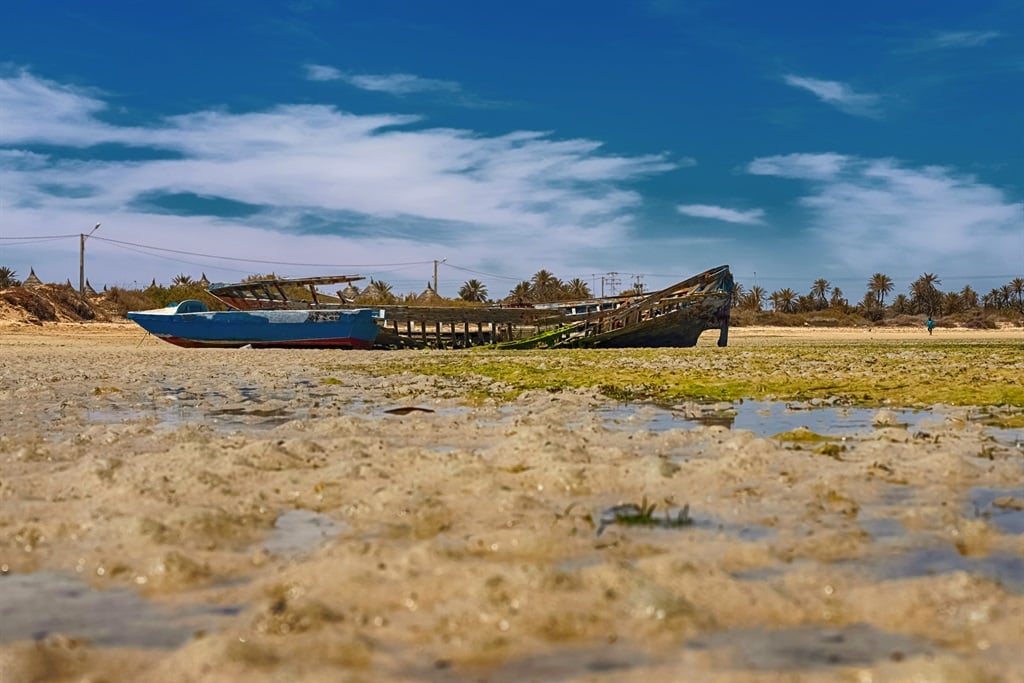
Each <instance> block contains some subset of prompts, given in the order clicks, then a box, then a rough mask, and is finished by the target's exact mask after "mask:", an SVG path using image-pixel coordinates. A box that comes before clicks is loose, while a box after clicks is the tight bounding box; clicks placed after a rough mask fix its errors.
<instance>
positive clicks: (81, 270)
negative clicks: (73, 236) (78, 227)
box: [78, 223, 100, 296]
mask: <svg viewBox="0 0 1024 683" xmlns="http://www.w3.org/2000/svg"><path fill="white" fill-rule="evenodd" d="M99 227H100V224H99V223H97V224H96V226H95V227H94V228H93V229H92V230H90V231H89V234H88V235H86V234H85V233H84V232H82V233H79V234H78V238H79V241H78V293H79V294H81V295H82V296H85V240H87V239H88V238H89V237H92V234H93V233H94V232H96V231H97V230H98V229H99Z"/></svg>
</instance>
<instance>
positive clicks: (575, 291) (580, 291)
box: [562, 277, 594, 299]
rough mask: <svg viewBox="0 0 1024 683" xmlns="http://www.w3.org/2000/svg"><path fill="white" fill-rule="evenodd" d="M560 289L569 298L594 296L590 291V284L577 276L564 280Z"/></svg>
mask: <svg viewBox="0 0 1024 683" xmlns="http://www.w3.org/2000/svg"><path fill="white" fill-rule="evenodd" d="M562 291H563V293H564V294H565V296H566V297H568V298H569V299H590V298H592V297H593V296H594V295H593V293H591V291H590V285H588V284H587V283H586V282H585V281H584V280H581V279H579V278H578V277H574V278H573V279H571V280H569V281H568V282H566V283H565V285H564V286H563V287H562Z"/></svg>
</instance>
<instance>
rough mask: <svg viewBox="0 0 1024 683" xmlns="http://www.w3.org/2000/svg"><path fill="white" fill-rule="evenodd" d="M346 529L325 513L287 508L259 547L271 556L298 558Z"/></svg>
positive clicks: (345, 526)
mask: <svg viewBox="0 0 1024 683" xmlns="http://www.w3.org/2000/svg"><path fill="white" fill-rule="evenodd" d="M347 529H348V526H347V525H345V524H340V523H338V522H335V521H334V520H333V519H331V518H330V517H328V516H326V515H321V514H319V513H316V512H311V511H310V510H288V511H287V512H282V513H281V514H280V515H279V516H278V518H277V521H275V522H274V530H273V532H271V534H270V536H269V537H268V538H267V540H266V541H264V542H263V543H262V546H263V548H264V549H265V550H266V551H267V552H268V553H270V554H271V555H278V556H280V557H288V558H293V557H301V556H302V555H306V554H308V553H311V552H313V551H314V550H316V549H317V548H319V547H320V545H321V544H322V543H323V542H324V541H325V540H326V539H329V538H333V537H334V536H337V535H338V534H340V533H342V532H343V531H345V530H347Z"/></svg>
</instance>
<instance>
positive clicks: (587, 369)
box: [328, 340, 1024, 407]
mask: <svg viewBox="0 0 1024 683" xmlns="http://www.w3.org/2000/svg"><path fill="white" fill-rule="evenodd" d="M328 369H330V368H328ZM368 369H369V370H370V371H371V372H375V373H379V374H385V375H398V374H401V373H403V372H412V373H418V374H421V375H428V376H438V377H448V378H460V379H464V380H466V382H467V384H473V382H474V381H475V382H477V383H478V384H479V386H477V387H476V388H475V389H474V391H475V392H477V393H481V392H482V393H485V394H487V395H489V396H491V397H493V398H498V399H502V400H508V399H511V398H514V397H515V396H516V395H517V394H518V393H520V392H523V391H534V390H542V391H561V390H568V389H574V388H590V389H594V390H598V391H600V392H601V393H603V394H605V395H608V396H611V397H614V398H619V399H632V400H640V399H643V400H652V401H659V402H675V401H681V400H715V401H735V400H739V399H759V400H782V401H807V400H812V399H816V398H817V399H834V400H836V401H840V402H843V403H845V404H851V405H864V406H875V405H896V406H921V405H934V404H940V403H941V404H948V405H974V406H998V405H1005V406H1016V407H1024V382H1021V378H1022V377H1024V348H1022V345H1021V344H1020V343H1019V342H1015V341H1003V340H999V341H981V342H975V341H963V342H957V341H952V342H946V343H942V344H934V343H927V342H919V341H905V340H891V341H887V340H883V341H869V342H847V343H836V342H834V341H821V342H815V341H813V340H801V342H800V343H786V342H777V341H771V342H767V343H762V344H759V345H756V346H734V347H726V348H718V347H711V346H698V347H695V348H689V349H601V350H594V349H573V350H541V351H488V352H484V353H465V352H459V351H429V352H416V353H412V354H408V353H405V354H401V355H394V356H389V357H388V358H387V359H386V360H385V361H384V362H383V363H382V364H380V365H376V366H373V367H372V368H370V367H368Z"/></svg>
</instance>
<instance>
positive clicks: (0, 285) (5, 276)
mask: <svg viewBox="0 0 1024 683" xmlns="http://www.w3.org/2000/svg"><path fill="white" fill-rule="evenodd" d="M17 275H18V274H17V273H15V272H14V271H13V270H11V269H10V268H8V267H7V266H3V267H0V289H7V288H8V287H20V286H21V280H19V279H18V277H17Z"/></svg>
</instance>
